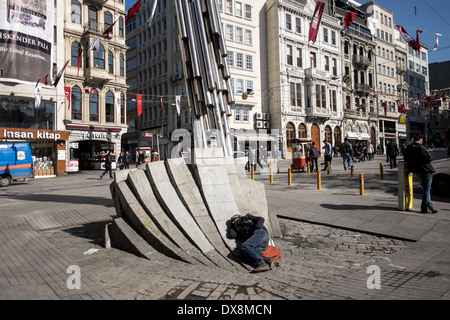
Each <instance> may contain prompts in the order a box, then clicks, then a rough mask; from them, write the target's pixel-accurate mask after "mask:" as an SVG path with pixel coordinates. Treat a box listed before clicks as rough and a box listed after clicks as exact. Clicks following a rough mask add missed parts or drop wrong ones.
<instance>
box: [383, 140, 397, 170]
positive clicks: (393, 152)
mask: <svg viewBox="0 0 450 320" xmlns="http://www.w3.org/2000/svg"><path fill="white" fill-rule="evenodd" d="M386 155H387V156H388V157H389V164H390V165H391V169H394V168H397V155H398V147H397V144H396V143H395V141H393V140H392V141H391V142H390V143H388V145H387V146H386Z"/></svg>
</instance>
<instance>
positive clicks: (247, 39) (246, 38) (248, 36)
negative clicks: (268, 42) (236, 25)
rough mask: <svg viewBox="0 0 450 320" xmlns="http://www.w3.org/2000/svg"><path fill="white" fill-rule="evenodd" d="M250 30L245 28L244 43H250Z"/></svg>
mask: <svg viewBox="0 0 450 320" xmlns="http://www.w3.org/2000/svg"><path fill="white" fill-rule="evenodd" d="M252 42H253V41H252V30H245V44H247V45H249V46H251V45H252Z"/></svg>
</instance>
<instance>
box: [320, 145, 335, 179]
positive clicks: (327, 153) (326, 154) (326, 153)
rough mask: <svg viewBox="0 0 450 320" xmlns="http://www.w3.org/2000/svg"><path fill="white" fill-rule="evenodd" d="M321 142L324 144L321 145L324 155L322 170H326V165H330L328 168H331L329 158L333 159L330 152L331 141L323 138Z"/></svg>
mask: <svg viewBox="0 0 450 320" xmlns="http://www.w3.org/2000/svg"><path fill="white" fill-rule="evenodd" d="M323 143H324V144H325V145H324V146H323V149H324V157H325V166H324V168H323V169H322V171H325V170H327V166H328V165H329V166H330V170H331V160H332V159H333V157H332V153H331V143H329V142H328V141H326V140H323Z"/></svg>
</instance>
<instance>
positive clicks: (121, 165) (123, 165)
mask: <svg viewBox="0 0 450 320" xmlns="http://www.w3.org/2000/svg"><path fill="white" fill-rule="evenodd" d="M104 160H105V171H103V173H102V174H101V175H100V180H101V179H103V177H104V176H105V175H106V174H107V173H109V177H110V178H111V179H112V178H113V175H112V163H113V156H112V154H111V150H108V151H107V152H106V155H105V157H104ZM158 160H159V154H158V152H156V151H154V152H152V158H151V161H152V162H153V161H158ZM131 161H132V159H131V154H130V153H129V152H128V151H126V152H125V154H124V153H123V152H121V153H120V154H119V157H118V158H117V161H116V163H117V167H118V169H120V170H125V169H129V168H130V164H131ZM141 163H145V155H144V154H143V152H142V151H139V157H138V159H137V161H136V166H138V165H139V164H141Z"/></svg>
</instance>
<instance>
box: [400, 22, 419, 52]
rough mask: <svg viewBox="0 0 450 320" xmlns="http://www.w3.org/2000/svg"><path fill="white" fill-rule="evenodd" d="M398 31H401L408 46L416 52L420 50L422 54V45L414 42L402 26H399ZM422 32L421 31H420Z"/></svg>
mask: <svg viewBox="0 0 450 320" xmlns="http://www.w3.org/2000/svg"><path fill="white" fill-rule="evenodd" d="M397 28H398V31H400V34H401V35H402V37H403V39H405V41H406V42H407V43H408V45H409V46H410V47H411V48H413V49H414V50H419V52H420V43H418V42H417V41H416V40H414V39H413V38H412V37H411V36H410V35H409V34H408V33H407V32H406V31H405V29H404V28H403V27H402V26H397ZM418 31H420V30H418ZM418 36H419V33H417V37H418Z"/></svg>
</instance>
